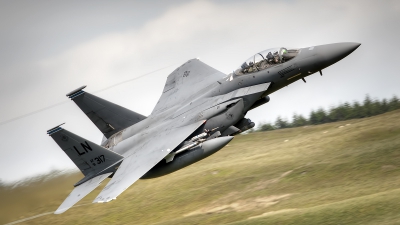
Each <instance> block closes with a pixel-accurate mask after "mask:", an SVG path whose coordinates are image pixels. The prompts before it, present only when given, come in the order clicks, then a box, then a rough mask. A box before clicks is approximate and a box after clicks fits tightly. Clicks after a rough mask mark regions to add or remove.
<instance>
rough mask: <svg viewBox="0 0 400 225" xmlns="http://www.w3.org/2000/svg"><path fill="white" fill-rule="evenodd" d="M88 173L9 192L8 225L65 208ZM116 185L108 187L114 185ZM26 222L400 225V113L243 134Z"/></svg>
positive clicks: (5, 197)
mask: <svg viewBox="0 0 400 225" xmlns="http://www.w3.org/2000/svg"><path fill="white" fill-rule="evenodd" d="M81 177H82V176H81V175H80V174H72V175H64V176H58V177H55V178H48V179H42V180H38V181H35V182H31V183H29V184H28V185H25V186H20V187H17V188H14V189H7V188H2V189H1V192H0V197H1V199H2V201H0V209H1V218H0V223H8V222H12V221H15V220H19V219H23V218H26V217H31V216H34V215H38V214H42V213H46V212H51V211H54V210H56V209H57V207H58V206H59V205H60V204H61V203H62V201H63V200H64V199H65V198H66V197H67V195H68V194H69V192H70V191H71V190H72V188H73V186H72V185H73V184H74V183H75V182H76V181H78V180H79V179H80V178H81ZM106 181H107V180H106ZM103 186H104V184H103V185H102V186H101V187H99V188H98V189H96V190H95V191H94V192H93V193H91V194H90V195H89V196H87V197H86V198H84V199H83V200H82V201H81V202H79V203H78V204H80V205H81V206H78V207H75V208H72V209H70V210H69V211H67V212H65V213H64V214H61V215H53V214H48V215H44V216H41V217H38V218H35V219H32V220H29V221H26V222H23V223H21V224H24V223H25V224H171V225H172V224H363V225H365V224H400V110H397V111H393V112H390V113H386V114H382V115H379V116H375V117H370V118H365V119H357V120H348V121H343V122H336V123H329V124H323V125H318V126H306V127H300V128H290V129H282V130H275V131H268V132H258V133H251V134H248V135H239V136H236V137H235V138H234V140H233V141H232V142H231V143H230V144H229V145H228V146H227V147H225V148H223V149H222V150H221V151H219V152H217V153H216V154H214V155H212V156H210V157H209V158H207V159H204V160H203V161H200V162H198V163H196V164H194V165H191V166H189V167H187V168H185V169H182V170H180V171H178V172H175V173H173V174H170V175H167V176H164V177H161V178H157V179H152V180H139V181H138V182H136V183H135V184H133V185H132V186H131V187H130V188H129V189H128V190H127V191H125V192H124V193H123V194H121V195H120V196H119V197H118V198H117V200H115V201H111V202H109V203H103V204H87V203H90V202H91V201H92V200H93V199H94V198H95V196H96V195H97V194H98V193H99V192H100V190H101V188H102V187H103Z"/></svg>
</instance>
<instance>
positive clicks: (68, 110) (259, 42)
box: [0, 0, 400, 182]
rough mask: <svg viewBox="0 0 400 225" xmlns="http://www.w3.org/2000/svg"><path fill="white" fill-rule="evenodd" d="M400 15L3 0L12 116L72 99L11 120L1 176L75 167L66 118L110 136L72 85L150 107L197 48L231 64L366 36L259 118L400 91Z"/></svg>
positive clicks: (369, 8) (331, 6) (223, 4)
mask: <svg viewBox="0 0 400 225" xmlns="http://www.w3.org/2000/svg"><path fill="white" fill-rule="evenodd" d="M399 24H400V2H399V1H397V0H392V1H391V0H386V1H385V0H376V1H371V0H370V1H368V0H353V1H348V0H335V1H320V0H318V1H317V0H315V1H311V0H286V1H274V0H270V1H266V0H261V1H257V0H254V1H224V0H219V1H157V2H156V1H111V2H110V1H94V0H93V1H19V0H13V1H11V0H6V1H1V2H0V105H1V107H0V123H2V122H4V121H9V120H10V119H13V118H16V117H19V116H22V115H25V114H28V113H30V112H33V111H36V110H39V109H42V108H45V107H48V106H51V105H54V104H57V103H60V102H66V103H64V104H61V105H58V106H56V107H53V108H51V109H48V110H44V111H41V112H39V113H36V114H33V115H30V116H27V117H23V118H21V119H18V120H14V121H11V122H7V123H3V124H1V125H0V137H1V143H2V146H1V150H0V180H2V181H6V182H11V181H16V180H18V179H22V178H25V177H27V176H32V175H34V174H38V173H45V172H47V171H50V170H51V169H71V168H75V166H74V164H73V163H72V162H71V161H70V160H69V158H68V157H67V156H66V155H65V154H64V153H63V151H62V150H61V149H59V147H58V146H57V145H56V144H55V143H54V142H53V140H52V139H51V138H50V137H48V136H47V135H46V130H47V129H49V128H51V127H53V126H55V125H58V124H60V123H63V122H66V125H64V128H66V129H68V130H70V131H72V132H74V133H76V134H78V135H80V136H83V137H85V138H87V139H89V140H92V141H94V142H100V140H101V137H102V135H101V133H100V132H99V131H98V130H97V128H96V127H95V126H94V125H93V124H92V123H91V121H90V120H89V119H87V117H86V116H85V115H84V114H83V113H82V112H81V111H80V109H79V108H78V107H77V106H75V104H74V103H73V102H72V101H69V100H68V99H67V98H66V96H65V94H66V93H67V92H69V91H71V90H73V89H75V88H77V87H79V86H81V85H88V87H87V88H86V91H88V92H91V93H94V94H96V95H98V96H99V97H102V98H105V99H107V100H110V101H113V102H115V103H117V104H120V105H122V106H124V107H127V108H129V109H132V110H134V111H137V112H139V113H142V114H144V115H148V114H149V113H150V112H151V110H152V108H153V107H154V105H155V103H156V102H157V100H158V98H159V96H160V94H161V91H162V89H163V86H164V82H165V80H166V77H167V76H168V74H169V73H170V72H172V71H173V70H174V69H175V68H176V67H178V66H179V65H180V64H182V63H184V62H186V61H187V60H188V59H191V58H196V57H199V58H200V60H202V61H203V62H205V63H207V64H209V65H210V66H212V67H214V68H216V69H218V70H220V71H222V72H224V73H230V72H231V71H232V70H234V69H235V68H236V67H238V66H239V65H240V64H241V62H242V61H243V60H245V59H247V58H248V57H249V56H251V55H252V54H254V53H256V52H258V51H262V50H264V49H267V48H272V47H279V46H286V47H307V46H313V45H320V44H328V43H335V42H359V43H362V45H361V47H360V48H359V49H357V50H356V51H355V52H354V53H352V54H351V55H350V56H348V57H347V58H345V59H344V60H342V61H340V62H339V63H337V64H335V65H333V66H331V67H329V68H327V69H326V70H324V71H323V73H324V76H323V77H320V76H319V75H313V76H311V77H309V78H308V79H307V83H306V84H304V83H303V82H302V81H298V82H296V83H294V84H293V85H291V86H289V87H287V88H284V89H282V90H280V91H279V92H276V93H274V94H272V95H271V96H270V97H271V102H270V103H268V104H266V105H264V106H262V107H259V108H257V109H256V110H253V111H251V112H250V113H248V114H247V117H248V118H250V119H252V120H253V121H256V122H260V121H268V122H272V121H274V120H275V118H276V117H277V116H278V115H281V116H283V117H286V118H290V117H291V116H292V114H293V113H294V112H296V113H302V114H304V115H307V114H308V113H309V112H310V110H311V109H316V108H318V107H320V106H322V107H324V108H329V107H330V106H332V105H337V104H339V103H342V102H345V101H353V100H362V99H363V98H364V96H365V95H366V94H370V95H371V96H372V97H377V98H380V99H381V98H390V97H392V96H393V95H394V94H396V95H398V96H400V89H399V86H400V77H399V74H398V71H399V70H398V68H399V62H400V54H399V52H400V47H399V40H400V25H399ZM165 67H167V68H165ZM161 68H165V69H162V70H159V69H161ZM155 70H159V71H158V72H155V73H151V74H149V75H147V76H145V77H144V78H140V79H137V80H134V81H131V82H128V83H124V84H123V85H119V86H117V87H114V88H110V89H107V90H105V91H99V90H102V89H104V88H107V87H109V86H111V85H113V84H116V83H119V82H122V81H125V80H129V79H132V78H135V77H138V76H141V75H143V74H146V73H149V72H151V71H155ZM396 122H398V121H396Z"/></svg>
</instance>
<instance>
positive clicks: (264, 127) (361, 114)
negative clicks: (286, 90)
mask: <svg viewBox="0 0 400 225" xmlns="http://www.w3.org/2000/svg"><path fill="white" fill-rule="evenodd" d="M396 109H400V100H399V99H398V98H397V96H393V97H392V98H391V99H390V100H387V99H383V100H381V101H379V100H372V99H371V98H370V97H369V96H368V95H367V96H366V97H365V99H364V101H363V102H357V101H355V102H353V103H352V104H351V103H348V102H345V103H343V104H341V105H339V106H336V107H332V108H330V109H329V110H324V109H323V108H319V109H317V110H315V111H314V110H312V111H311V113H310V115H309V116H308V117H307V118H306V117H304V116H303V115H298V114H294V115H293V117H292V121H291V122H290V121H287V120H285V119H283V118H281V117H280V116H278V118H277V119H276V121H275V123H273V124H271V123H262V124H260V125H259V126H258V128H257V129H255V131H268V130H276V129H284V128H289V127H301V126H305V125H317V124H323V123H330V122H337V121H343V120H349V119H357V118H365V117H370V116H375V115H379V114H382V113H385V112H390V111H393V110H396Z"/></svg>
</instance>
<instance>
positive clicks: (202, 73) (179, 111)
mask: <svg viewBox="0 0 400 225" xmlns="http://www.w3.org/2000/svg"><path fill="white" fill-rule="evenodd" d="M359 46H360V44H359V43H336V44H328V45H320V46H312V47H307V48H285V47H279V48H273V49H268V50H265V51H262V52H259V53H256V54H254V55H253V56H251V57H250V58H249V59H248V60H246V61H245V62H243V63H242V64H241V65H240V66H239V68H238V69H236V70H235V71H233V72H232V73H231V74H229V75H226V74H224V73H222V72H220V71H218V70H216V69H214V68H212V67H210V66H208V65H206V64H205V63H203V62H201V61H200V60H198V59H191V60H189V61H187V62H186V63H184V64H183V65H181V66H180V67H178V68H176V69H175V70H174V71H173V72H172V73H171V74H170V75H169V76H168V78H167V81H166V83H165V86H164V90H163V91H162V94H161V97H160V99H159V101H158V102H157V104H156V106H155V107H154V109H153V111H152V113H151V114H150V115H149V116H148V117H146V116H143V115H141V114H139V113H136V112H133V111H131V110H129V109H126V108H124V107H122V106H119V105H116V104H114V103H111V102H109V101H107V100H104V99H101V98H99V97H96V96H94V95H92V94H90V93H87V92H85V91H83V89H84V88H85V87H86V86H83V87H80V88H78V89H76V90H73V91H71V92H70V93H68V94H67V96H68V97H69V98H70V99H71V100H73V101H74V102H75V103H76V105H78V107H79V108H80V109H81V110H82V111H83V112H84V113H85V114H86V116H87V117H88V118H89V119H90V120H91V121H92V122H93V123H94V125H96V127H97V128H98V129H99V130H100V131H101V132H102V133H103V134H104V138H103V141H102V143H101V144H96V143H94V142H91V141H89V140H87V139H85V138H83V137H79V136H77V135H75V134H73V133H71V132H69V131H67V130H65V129H63V128H62V127H61V125H59V126H56V127H54V128H52V129H50V130H48V131H47V134H48V135H50V136H51V137H52V138H53V139H54V141H55V142H56V143H57V144H58V145H59V147H60V148H61V149H62V150H63V151H64V152H65V153H66V154H67V156H69V157H70V159H71V160H72V161H73V162H74V163H75V165H76V166H77V167H78V168H79V170H80V171H81V172H82V173H83V175H84V178H83V179H81V180H80V181H78V182H77V183H76V184H75V185H74V186H75V188H74V189H73V191H72V192H71V194H70V195H69V196H68V197H67V198H66V199H65V201H64V202H63V203H62V204H61V206H60V207H59V208H58V209H57V210H56V211H55V214H60V213H63V212H65V211H66V210H68V209H69V208H70V207H72V206H73V205H74V204H75V203H77V202H78V201H79V200H81V199H82V198H83V197H84V196H86V195H87V194H89V193H90V192H91V191H92V190H94V189H95V188H96V187H97V186H98V185H99V184H100V183H101V182H102V181H103V180H105V179H106V178H108V177H109V178H111V180H110V181H109V182H108V184H107V185H106V186H105V187H104V189H103V190H102V191H101V192H100V194H99V195H98V196H97V197H96V198H95V199H94V201H93V203H100V202H109V201H111V200H114V199H116V198H117V197H118V196H119V195H120V194H121V193H122V192H123V191H125V190H126V189H127V188H129V186H131V185H132V184H133V183H134V182H136V181H137V180H138V179H148V178H155V177H160V176H164V175H166V174H169V173H172V172H174V171H177V170H179V169H182V168H184V167H186V166H188V165H190V164H193V163H195V162H197V161H199V160H201V159H204V158H206V157H208V156H210V155H212V154H213V153H215V152H217V151H218V150H220V149H221V148H223V147H224V146H225V145H227V144H228V143H229V142H230V141H231V140H232V138H233V137H234V136H235V135H237V134H240V133H242V132H244V131H246V130H248V129H251V128H252V127H254V125H255V124H254V123H253V122H252V121H251V120H250V119H248V118H245V115H246V113H247V112H248V111H250V110H252V109H254V108H256V107H259V106H261V105H263V104H265V103H267V102H269V100H270V98H269V95H270V94H271V93H274V92H276V91H278V90H279V89H281V88H283V87H286V86H288V85H289V84H291V83H293V82H296V81H297V80H300V79H302V80H303V81H304V82H305V77H307V76H310V75H311V74H314V73H316V72H319V73H320V74H321V75H322V70H323V69H324V68H326V67H328V66H330V65H332V64H334V63H336V62H338V61H339V60H341V59H343V58H344V57H346V56H347V55H349V54H350V53H351V52H353V51H354V50H355V49H357V48H358V47H359Z"/></svg>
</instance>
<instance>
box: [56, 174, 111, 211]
mask: <svg viewBox="0 0 400 225" xmlns="http://www.w3.org/2000/svg"><path fill="white" fill-rule="evenodd" d="M111 174H112V173H106V174H102V175H99V176H97V177H94V178H92V179H90V180H88V181H86V182H85V183H83V184H81V185H79V186H78V187H75V188H74V190H72V192H71V193H70V194H69V195H68V197H67V198H66V199H65V200H64V202H63V203H62V204H61V205H60V207H58V209H57V210H56V211H55V212H54V214H61V213H63V212H65V211H67V210H68V209H69V208H71V207H72V206H73V205H75V204H76V203H77V202H79V201H80V200H81V199H82V198H83V197H85V196H86V195H88V194H89V193H90V192H91V191H93V190H94V189H95V188H96V187H97V186H99V185H100V183H101V182H102V181H103V180H104V179H106V178H107V177H108V176H110V175H111Z"/></svg>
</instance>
